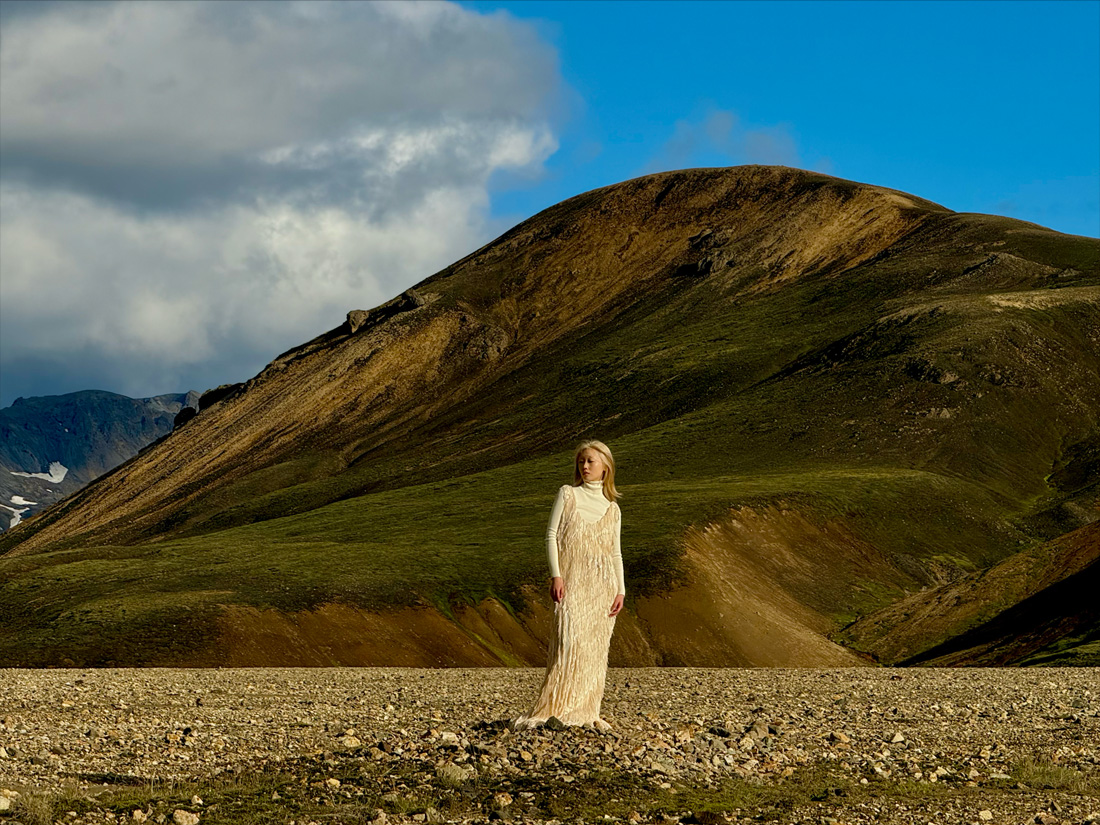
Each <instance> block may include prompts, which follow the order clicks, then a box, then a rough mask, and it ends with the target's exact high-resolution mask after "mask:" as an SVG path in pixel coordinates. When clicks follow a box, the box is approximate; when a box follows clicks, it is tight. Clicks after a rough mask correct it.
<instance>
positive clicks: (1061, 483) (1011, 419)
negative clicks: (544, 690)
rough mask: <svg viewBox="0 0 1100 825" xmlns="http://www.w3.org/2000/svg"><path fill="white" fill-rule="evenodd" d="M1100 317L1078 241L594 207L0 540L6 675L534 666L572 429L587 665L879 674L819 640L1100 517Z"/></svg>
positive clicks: (331, 342)
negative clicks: (843, 669) (624, 595)
mask: <svg viewBox="0 0 1100 825" xmlns="http://www.w3.org/2000/svg"><path fill="white" fill-rule="evenodd" d="M1098 309H1100V241H1096V240H1094V239H1088V238H1081V237H1076V236H1067V235H1061V234H1059V233H1056V232H1052V231H1050V230H1046V229H1043V228H1041V227H1038V226H1035V225H1032V224H1026V223H1023V222H1020V221H1015V220H1011V219H1008V218H1000V217H996V216H987V215H970V214H959V213H954V212H951V211H950V210H948V209H945V208H944V207H942V206H938V205H936V204H933V203H931V202H929V201H925V200H922V199H920V198H916V197H913V196H911V195H906V194H904V193H900V192H896V191H893V190H888V189H883V188H880V187H874V186H867V185H863V184H857V183H853V182H850V181H844V180H840V179H837V178H831V177H828V176H824V175H818V174H814V173H809V172H803V171H799V170H793V169H786V168H782V167H752V166H750V167H736V168H732V169H703V170H688V171H683V172H671V173H664V174H660V175H652V176H648V177H645V178H639V179H637V180H633V181H627V182H625V183H622V184H617V185H614V186H610V187H606V188H604V189H599V190H595V191H593V192H588V193H585V194H583V195H579V196H577V197H575V198H571V199H569V200H567V201H564V202H563V203H561V204H558V205H557V206H555V207H552V208H550V209H548V210H546V211H545V212H543V213H540V214H539V215H536V216H535V217H533V218H531V219H529V220H528V221H525V222H524V223H522V224H520V225H519V226H517V227H515V228H514V229H512V230H511V231H509V232H508V233H506V234H505V235H503V236H502V237H501V238H499V239H497V240H496V241H494V242H493V243H491V244H489V245H487V246H486V247H484V248H482V249H480V250H478V251H477V252H475V253H473V254H471V255H470V256H468V257H466V258H464V259H463V260H461V261H458V262H457V263H455V264H453V265H452V266H450V267H448V268H447V269H445V270H443V271H442V272H440V273H438V274H436V275H434V276H432V277H430V278H428V279H426V280H425V281H422V282H421V283H420V284H417V285H416V286H415V287H414V288H413V289H411V290H409V291H407V292H406V293H404V294H403V295H401V296H398V298H396V299H394V301H391V302H389V303H388V304H385V305H383V306H382V307H378V308H376V309H372V310H369V311H356V312H352V313H350V314H349V318H348V321H347V322H346V323H345V324H344V325H342V326H340V327H338V328H336V329H334V330H331V331H329V332H327V333H324V334H323V335H320V336H318V337H317V338H315V339H314V340H312V341H310V342H308V343H306V344H303V345H302V346H301V347H297V348H295V349H293V350H290V351H289V352H287V353H284V354H283V355H281V356H279V357H278V358H277V359H275V360H274V361H273V362H272V363H271V364H270V365H268V367H267V368H266V369H265V370H263V371H262V372H261V373H260V374H259V375H257V376H256V377H254V378H253V379H251V380H249V381H248V382H246V383H244V384H242V385H240V386H237V387H233V388H225V390H223V397H222V398H220V400H217V401H215V402H214V403H211V404H208V405H207V406H206V407H205V408H204V409H203V411H202V412H201V413H200V414H199V415H198V416H196V417H195V418H194V419H192V420H191V421H190V422H188V423H186V424H185V425H183V426H181V427H179V428H178V429H177V430H176V431H175V432H174V433H172V434H171V436H169V437H168V438H166V439H164V440H163V441H162V442H160V443H158V444H157V445H155V446H154V447H153V448H151V449H149V450H148V451H146V452H145V453H143V454H142V455H140V456H138V457H136V458H134V459H133V460H131V461H129V462H128V463H126V464H125V465H123V466H122V467H120V468H118V469H117V470H116V471H114V472H113V473H111V474H109V475H107V476H105V477H103V478H101V479H99V480H98V481H97V482H95V483H94V484H93V485H91V486H89V487H88V488H86V489H85V490H83V491H81V492H80V493H78V494H76V495H74V496H73V497H71V498H69V499H67V500H66V501H64V502H61V503H60V504H58V505H56V506H54V507H53V508H51V509H49V510H47V511H46V512H44V513H42V514H41V515H39V516H37V517H35V518H34V519H32V520H31V521H29V522H27V523H25V524H22V525H19V527H18V528H17V529H15V530H13V531H11V532H10V533H9V534H6V535H4V536H3V538H2V539H0V550H2V551H4V556H3V557H2V558H0V574H2V575H3V578H2V581H3V582H4V583H3V584H2V585H0V620H2V621H0V652H3V653H4V654H5V655H6V656H7V657H8V658H9V660H12V659H14V660H16V661H20V662H24V663H27V664H33V665H38V664H49V663H56V662H58V661H61V660H68V661H72V662H76V663H82V664H97V663H105V662H108V661H113V662H116V663H127V664H156V663H184V664H188V663H193V664H218V663H251V664H292V663H308V664H327V663H348V664H355V663H376V664H388V663H403V664H410V663H421V664H432V663H445V664H499V663H521V662H528V663H532V664H539V663H541V656H542V652H541V651H542V650H543V649H544V648H543V644H544V642H545V636H546V629H547V624H546V623H547V621H548V619H547V609H548V601H547V597H545V595H544V594H543V592H542V581H543V579H544V578H545V574H544V567H545V563H544V561H543V559H542V550H541V547H540V535H541V532H542V528H541V526H540V524H541V521H542V520H543V519H544V518H545V513H544V512H543V511H544V510H545V511H548V506H549V500H550V498H551V497H552V495H553V491H554V489H555V488H556V486H557V485H558V484H561V483H565V482H567V481H568V480H569V475H570V473H569V450H570V448H571V447H572V445H573V443H575V442H576V441H577V440H579V439H580V438H581V437H587V436H597V437H600V438H603V439H604V440H605V441H608V442H609V443H610V444H611V445H612V447H613V448H614V449H615V451H616V456H617V458H618V459H619V461H620V464H621V468H622V469H621V474H622V480H623V489H624V491H625V493H626V498H625V499H624V501H623V509H624V513H625V516H626V520H625V522H624V552H625V556H626V565H627V577H628V591H629V593H628V596H629V598H628V610H627V613H626V614H625V615H624V616H623V617H622V619H621V620H620V625H619V629H618V630H617V633H616V642H615V645H616V647H615V649H614V651H613V658H614V660H615V661H617V662H620V663H623V664H628V663H629V664H708V665H725V664H737V665H744V664H842V663H853V664H854V663H859V662H862V661H868V659H867V657H868V656H875V657H878V658H879V659H880V660H883V661H892V660H893V659H892V656H893V655H894V654H893V653H892V652H891V651H892V650H893V649H894V648H893V647H891V645H890V644H888V643H886V642H884V641H882V640H884V639H889V638H890V633H889V630H888V628H886V629H881V628H880V630H876V632H875V633H873V634H870V635H868V634H860V633H858V632H849V633H848V634H847V635H845V634H844V633H841V630H842V629H843V628H845V627H846V626H847V625H849V624H850V623H851V622H853V621H854V620H856V619H859V618H860V617H862V616H869V615H870V614H871V613H873V612H875V611H879V610H884V609H886V610H888V609H889V606H890V605H892V604H894V603H895V602H898V603H900V601H899V600H904V599H906V598H912V597H913V594H916V593H919V592H922V591H925V590H928V589H929V588H934V587H939V586H942V585H945V584H948V583H950V582H954V581H957V580H962V578H963V577H966V576H968V575H972V574H974V573H976V572H977V571H980V570H984V569H986V568H989V567H991V566H993V565H996V564H998V563H1001V562H1003V561H1004V560H1006V559H1009V558H1011V557H1013V556H1015V555H1017V554H1019V553H1021V552H1025V551H1032V550H1033V548H1038V547H1040V546H1042V545H1043V543H1044V542H1047V541H1050V540H1053V539H1056V538H1057V537H1058V536H1060V535H1062V534H1065V533H1068V532H1070V531H1072V530H1075V529H1079V528H1081V527H1083V526H1085V525H1087V524H1089V523H1090V522H1092V521H1095V519H1096V516H1097V505H1096V502H1097V499H1098V494H1097V487H1096V475H1097V474H1096V470H1095V468H1096V464H1097V462H1096V454H1095V450H1092V448H1091V447H1090V446H1089V445H1091V444H1095V443H1096V440H1097V437H1098V432H1100V429H1098V424H1097V416H1098V410H1100V380H1098V377H1097V376H1098V374H1100V369H1098V366H1100V332H1098V330H1100V324H1098V323H1097V321H1098V320H1100V318H1098V316H1100V312H1098ZM1024 568H1027V569H1026V570H1025V569H1024ZM1021 571H1022V572H1021V573H1020V575H1024V576H1025V577H1026V576H1030V575H1033V574H1035V573H1034V570H1033V569H1032V568H1030V567H1027V566H1026V565H1023V566H1021ZM1035 575H1037V574H1035ZM1017 590H1018V592H1020V593H1023V592H1025V591H1028V587H1024V586H1022V587H1020V588H1017ZM1014 592H1015V591H1014ZM880 618H882V621H884V622H886V621H887V620H888V618H887V614H886V613H883V614H882V615H881V617H880ZM985 618H989V617H988V616H986V615H984V614H982V615H981V616H978V615H976V614H975V615H971V614H967V615H965V616H961V617H960V618H959V619H958V621H957V622H956V621H954V620H953V619H951V618H950V617H948V618H944V619H943V620H942V621H940V622H939V623H938V624H937V625H936V627H935V629H934V630H927V632H925V631H924V630H920V631H913V632H912V636H913V639H912V641H911V644H909V643H907V647H906V649H905V652H906V655H913V654H914V653H916V654H919V653H921V652H923V651H924V650H925V649H928V648H929V647H931V646H933V645H935V644H939V643H942V641H943V637H942V635H943V632H945V631H944V629H945V628H947V631H948V632H950V633H956V634H957V633H962V632H965V631H966V630H968V629H969V628H970V625H969V624H968V622H972V621H979V620H980V619H985ZM889 621H896V622H898V623H899V627H900V626H901V624H903V623H904V618H897V619H889ZM855 627H857V625H853V628H855ZM928 627H931V625H929V626H928ZM181 628H182V630H181ZM880 631H881V632H880ZM1073 632H1074V633H1075V634H1078V635H1079V634H1080V633H1081V632H1082V631H1081V628H1080V627H1075V629H1074V631H1073ZM838 634H839V635H838ZM834 636H835V638H836V639H837V640H841V641H844V642H845V643H846V644H848V645H850V646H852V647H853V648H854V649H855V650H856V651H857V652H856V653H853V652H852V651H851V650H848V649H845V647H843V646H842V645H840V644H837V642H836V641H833V640H831V637H834ZM1074 638H1076V636H1075V637H1074ZM372 639H373V640H375V641H372ZM1051 643H1054V642H1051ZM1073 650H1074V648H1073V646H1070V647H1069V648H1067V650H1065V651H1061V652H1060V653H1059V656H1061V657H1062V658H1061V659H1059V661H1066V660H1067V657H1068V658H1069V660H1072V657H1073V656H1074V655H1076V654H1074V653H1073ZM899 655H900V654H899ZM1029 655H1031V653H1029ZM391 660H393V661H391ZM398 660H400V661H398Z"/></svg>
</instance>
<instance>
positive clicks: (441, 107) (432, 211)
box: [0, 0, 560, 401]
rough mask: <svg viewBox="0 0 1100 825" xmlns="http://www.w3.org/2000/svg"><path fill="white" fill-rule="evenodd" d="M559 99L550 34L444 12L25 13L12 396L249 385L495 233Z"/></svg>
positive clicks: (7, 162)
mask: <svg viewBox="0 0 1100 825" xmlns="http://www.w3.org/2000/svg"><path fill="white" fill-rule="evenodd" d="M559 85H560V80H559V75H558V68H557V60H556V55H555V54H554V52H553V51H552V50H551V49H550V48H549V47H548V46H546V45H545V44H544V43H542V42H541V41H539V40H538V39H537V37H536V36H535V34H534V33H533V30H531V29H529V28H528V27H526V26H523V25H521V24H520V23H518V22H517V21H515V20H514V19H512V18H510V17H509V16H507V15H503V14H495V15H488V16H486V15H478V14H475V13H473V12H471V11H468V10H466V9H463V8H461V7H458V6H455V5H452V4H449V3H436V2H418V3H386V2H367V3H360V2H336V3H330V2H321V0H307V2H304V3H269V2H259V3H248V2H234V3H224V2H213V3H206V2H173V3H163V2H119V3H103V4H95V5H83V4H73V3H65V4H59V5H57V6H55V7H50V8H49V9H47V10H46V11H42V12H40V13H36V14H33V15H12V16H10V17H9V18H8V19H7V20H6V21H5V23H4V25H3V29H2V30H0V102H2V105H3V112H4V117H3V119H2V120H0V150H2V152H0V272H2V278H0V313H2V323H0V359H2V362H0V367H2V369H3V371H4V384H5V387H3V390H4V395H5V400H6V401H10V398H9V396H14V395H15V394H32V392H33V391H34V388H35V387H39V386H40V387H41V390H39V392H63V391H69V390H71V389H82V388H86V387H92V386H99V387H101V388H104V389H117V390H118V391H121V392H127V393H130V394H139V395H140V394H152V393H153V392H163V391H167V390H184V389H190V388H197V389H205V388H206V386H207V385H210V384H212V383H218V382H220V381H229V380H240V379H242V378H245V377H247V376H248V375H249V374H251V372H253V371H255V370H256V369H258V368H259V366H262V364H263V363H265V362H266V361H268V360H270V359H271V358H272V357H274V356H275V355H276V354H278V353H279V352H281V351H282V350H284V349H286V348H288V347H290V346H293V345H294V344H297V343H300V342H302V341H304V340H306V339H308V338H310V337H312V336H313V335H316V334H317V333H319V332H320V331H322V330H324V329H328V328H330V327H332V326H335V325H336V324H337V323H339V322H340V320H342V318H343V315H344V313H345V312H346V311H347V310H348V309H352V308H365V307H370V306H372V305H375V304H378V303H380V302H382V301H385V300H387V299H389V298H390V297H392V296H393V295H394V294H396V293H397V292H399V291H401V290H402V289H404V288H406V287H407V286H409V285H411V284H412V283H414V282H415V281H418V280H420V279H421V278H423V277H425V276H427V275H429V274H431V273H432V272H434V271H436V270H438V269H439V268H441V267H442V266H445V265H446V264H448V263H450V262H451V261H453V260H455V259H457V258H459V257H461V256H462V255H464V254H466V253H468V252H469V251H470V250H471V249H473V248H476V246H478V245H480V244H481V243H484V242H485V241H486V240H488V239H489V233H490V232H491V231H492V228H491V227H490V226H489V223H488V218H487V215H488V206H489V180H490V177H491V176H492V175H493V174H494V173H496V172H498V171H501V170H510V171H518V172H522V173H530V172H532V171H537V170H538V169H539V168H540V167H541V165H542V163H543V161H544V160H545V159H546V158H547V157H548V156H549V155H550V154H552V153H553V152H554V151H555V150H556V148H557V142H556V138H555V129H554V123H553V122H552V117H551V114H550V113H551V111H553V110H554V108H555V99H556V95H557V94H558V91H559ZM32 365H33V370H37V371H39V372H40V373H43V374H41V375H39V376H38V377H37V378H32V377H31V375H30V373H31V370H32ZM51 370H53V371H55V372H56V373H58V374H61V373H66V374H67V375H68V377H67V378H66V380H76V379H74V377H73V373H74V371H75V373H76V375H79V376H81V380H82V381H83V382H84V383H83V386H52V387H51V386H49V384H48V382H49V380H50V376H49V373H50V372H51ZM219 370H220V371H221V373H220V374H219V376H218V377H217V378H216V377H215V375H214V373H215V372H216V371H219ZM166 380H171V381H182V382H185V383H181V384H179V385H178V386H174V385H168V386H166V385H165V383H164V382H165V381H166ZM204 382H205V385H204ZM13 384H14V385H18V386H14V387H13ZM28 388H30V389H28Z"/></svg>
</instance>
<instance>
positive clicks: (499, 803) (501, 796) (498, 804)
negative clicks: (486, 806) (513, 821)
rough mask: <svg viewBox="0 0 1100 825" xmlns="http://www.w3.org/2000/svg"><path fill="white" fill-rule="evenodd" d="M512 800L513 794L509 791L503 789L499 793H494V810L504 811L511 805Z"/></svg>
mask: <svg viewBox="0 0 1100 825" xmlns="http://www.w3.org/2000/svg"><path fill="white" fill-rule="evenodd" d="M512 802H513V799H512V795H511V794H510V793H508V792H507V791H501V792H499V793H495V794H493V803H492V805H493V810H494V811H503V810H504V809H505V808H507V807H508V806H509V805H511V804H512Z"/></svg>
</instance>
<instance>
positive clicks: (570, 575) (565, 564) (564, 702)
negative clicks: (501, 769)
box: [512, 441, 626, 730]
mask: <svg viewBox="0 0 1100 825" xmlns="http://www.w3.org/2000/svg"><path fill="white" fill-rule="evenodd" d="M617 498H619V493H618V491H617V490H616V489H615V459H614V458H612V456H611V450H609V449H608V448H607V445H606V444H604V443H603V442H602V441H585V442H584V443H583V444H581V445H580V446H579V447H577V452H576V457H575V462H574V474H573V485H572V486H570V485H568V484H567V485H565V486H564V487H562V488H561V489H560V490H558V497H557V499H555V501H554V508H553V510H552V511H551V512H550V526H549V527H548V528H547V531H546V555H547V560H548V561H549V563H550V576H551V578H550V597H551V598H552V599H553V600H554V634H553V637H552V638H551V640H550V649H549V651H548V652H547V663H546V675H545V677H544V678H543V680H542V688H541V690H540V691H539V698H538V700H537V701H536V702H535V705H534V707H532V708H531V711H530V712H529V713H527V714H525V715H523V716H520V717H518V718H516V719H514V720H512V727H514V728H515V729H517V730H522V729H524V728H534V727H538V726H539V725H541V724H542V723H544V722H546V720H547V719H549V718H550V717H551V716H556V717H557V718H558V719H559V720H561V721H562V722H564V723H565V724H567V725H591V726H593V727H595V728H597V729H599V730H609V729H610V728H611V725H609V724H608V723H607V722H605V721H604V720H603V719H601V718H600V703H601V702H602V701H603V689H604V679H605V678H606V676H607V649H608V646H609V645H610V644H611V633H612V631H613V630H614V629H615V617H616V616H617V615H618V614H619V611H621V610H622V609H623V599H624V598H625V596H626V587H625V584H624V580H623V557H622V550H621V548H620V532H621V528H622V514H621V513H620V512H619V505H618V504H616V503H615V499H617Z"/></svg>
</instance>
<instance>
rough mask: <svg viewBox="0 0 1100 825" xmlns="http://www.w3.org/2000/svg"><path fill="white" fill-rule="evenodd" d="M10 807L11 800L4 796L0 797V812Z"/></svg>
mask: <svg viewBox="0 0 1100 825" xmlns="http://www.w3.org/2000/svg"><path fill="white" fill-rule="evenodd" d="M10 807H11V800H10V799H8V798H7V797H6V796H0V811H6V810H8V809H9V808H10Z"/></svg>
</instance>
